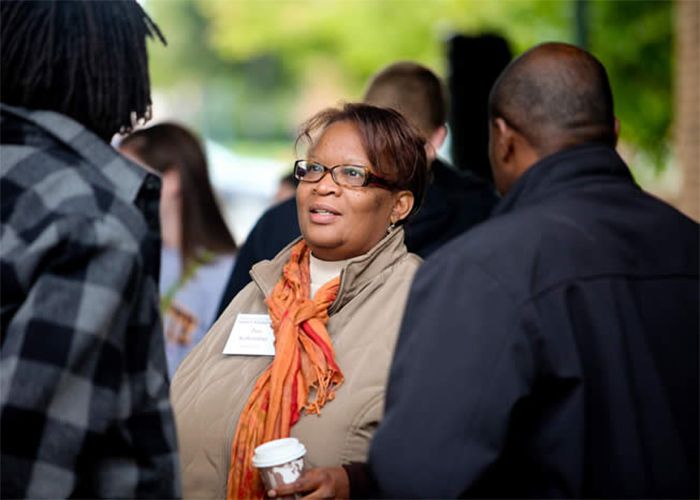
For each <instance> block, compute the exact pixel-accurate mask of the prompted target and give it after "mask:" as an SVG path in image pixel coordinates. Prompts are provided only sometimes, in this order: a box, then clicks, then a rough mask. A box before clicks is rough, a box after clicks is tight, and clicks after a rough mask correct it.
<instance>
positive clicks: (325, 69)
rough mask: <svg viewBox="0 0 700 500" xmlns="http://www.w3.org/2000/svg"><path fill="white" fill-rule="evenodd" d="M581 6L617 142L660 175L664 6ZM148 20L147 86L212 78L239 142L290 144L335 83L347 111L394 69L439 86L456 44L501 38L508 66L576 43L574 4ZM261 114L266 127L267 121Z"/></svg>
mask: <svg viewBox="0 0 700 500" xmlns="http://www.w3.org/2000/svg"><path fill="white" fill-rule="evenodd" d="M585 1H588V2H589V3H588V7H589V8H588V10H589V14H590V18H589V40H590V45H591V46H590V49H591V50H592V51H593V52H594V53H595V54H596V55H597V56H598V57H599V58H600V59H601V60H602V61H603V63H604V64H605V65H606V67H607V68H608V70H609V73H610V77H611V81H612V85H613V89H614V93H615V98H616V107H617V112H618V116H619V117H620V119H621V122H622V131H623V135H622V138H623V140H625V141H626V142H628V143H630V144H632V145H633V146H635V147H637V148H640V149H642V150H644V151H646V152H647V153H648V154H649V156H650V157H651V158H653V159H654V160H655V161H656V162H657V164H658V165H662V164H663V160H664V158H665V155H666V153H667V150H668V146H667V144H668V133H669V126H670V122H671V110H672V105H671V50H672V47H671V34H672V23H671V18H672V3H671V2H670V1H648V0H642V1H638V0H627V1H609V0H585ZM151 7H153V8H151ZM148 8H149V10H152V11H154V17H155V18H156V19H157V20H158V22H159V23H161V25H162V27H163V29H164V30H165V32H166V35H167V36H168V40H169V42H170V43H171V47H169V48H168V49H155V48H154V50H153V52H152V56H153V58H154V59H155V61H154V62H155V63H156V64H155V66H154V81H155V82H156V84H166V85H167V84H169V83H171V82H172V81H173V80H176V79H177V78H180V77H187V78H199V79H207V78H209V75H218V76H216V78H220V79H224V80H226V81H227V82H229V83H226V84H222V85H223V87H226V86H228V88H229V89H230V91H231V92H234V93H236V96H237V97H236V99H235V100H236V102H237V103H238V108H237V113H238V114H237V118H236V125H235V126H236V128H238V127H243V126H245V127H246V129H241V130H238V133H239V134H241V133H242V134H243V135H246V134H248V135H251V134H250V133H249V132H250V130H251V125H253V124H255V123H258V124H259V123H263V124H264V125H261V126H260V127H258V128H257V129H256V127H255V126H252V129H255V130H257V131H255V133H253V134H252V135H253V136H258V137H263V136H265V134H266V131H267V132H271V131H272V132H271V133H270V134H268V135H273V136H276V137H279V136H280V135H284V134H288V133H289V131H290V130H291V127H290V126H289V125H284V122H285V121H289V120H290V119H291V116H292V114H291V112H290V109H291V108H292V107H293V106H294V100H295V98H296V97H298V93H299V92H300V90H301V89H302V88H303V87H304V86H308V85H313V84H314V83H318V82H317V80H322V79H333V78H335V79H336V80H338V81H339V82H340V85H342V87H343V89H344V90H343V93H344V95H345V96H346V98H348V99H356V98H359V97H360V95H361V92H362V89H363V87H364V85H365V83H366V81H367V79H368V77H369V76H370V75H371V74H373V73H374V72H375V71H376V70H377V69H378V68H380V67H382V66H384V65H386V64H388V63H390V62H393V61H396V60H398V59H412V60H416V61H419V62H422V63H424V64H427V65H429V66H431V67H432V68H434V69H435V70H436V71H438V72H439V73H441V74H443V75H446V74H447V68H446V67H445V64H446V61H445V53H446V46H445V42H446V40H447V39H448V38H449V36H451V35H452V34H455V33H467V34H477V33H482V32H489V33H499V34H501V35H502V36H505V37H506V38H507V39H508V40H509V41H510V43H511V47H512V49H513V51H514V53H515V54H518V53H520V52H522V51H523V50H525V49H527V48H528V47H530V46H532V45H534V44H536V43H539V42H542V41H546V40H560V41H567V42H574V35H575V33H574V26H575V19H574V13H575V9H574V1H573V0H557V1H553V0H500V1H495V0H494V1H483V0H191V1H187V0H149V2H148ZM170 24H173V25H174V26H176V28H175V29H174V30H171V29H169V28H170V26H169V25H170ZM156 50H158V52H157V53H156ZM166 52H168V55H167V56H166V55H165V54H166ZM161 54H162V55H161ZM161 58H162V59H161ZM222 81H223V80H222ZM223 87H222V88H223ZM244 103H245V104H247V105H248V106H250V107H254V108H256V112H255V113H256V114H255V117H248V116H247V115H246V112H245V111H243V110H242V108H243V104H244ZM270 113H272V114H273V115H274V116H275V117H276V121H275V123H268V122H269V118H268V119H267V121H266V118H265V116H268V115H269V114H270Z"/></svg>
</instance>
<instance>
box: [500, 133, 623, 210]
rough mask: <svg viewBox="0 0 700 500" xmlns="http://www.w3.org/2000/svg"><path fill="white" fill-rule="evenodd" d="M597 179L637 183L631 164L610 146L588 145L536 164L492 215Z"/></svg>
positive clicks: (568, 150)
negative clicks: (633, 177) (629, 166)
mask: <svg viewBox="0 0 700 500" xmlns="http://www.w3.org/2000/svg"><path fill="white" fill-rule="evenodd" d="M596 178H599V179H601V180H605V179H611V178H617V179H619V180H623V181H629V182H633V179H632V174H631V173H630V171H629V169H628V168H627V165H625V163H624V161H622V158H620V156H619V155H618V154H617V152H616V151H615V150H614V149H613V148H611V147H609V146H606V145H604V144H599V143H587V144H581V145H578V146H574V147H572V148H568V149H565V150H563V151H559V152H557V153H554V154H552V155H549V156H547V157H545V158H542V159H541V160H540V161H538V162H537V163H535V164H534V165H532V166H531V167H530V168H529V169H528V170H527V171H526V172H525V173H524V174H523V175H522V176H521V177H520V179H518V180H517V181H516V182H515V184H514V185H513V186H512V187H511V189H510V190H509V191H508V193H506V195H505V196H504V197H503V198H502V200H501V201H500V203H499V204H498V205H497V206H496V208H495V209H494V211H493V214H492V215H493V216H496V215H501V214H504V213H508V212H510V211H511V210H513V209H514V208H516V207H521V206H526V205H530V204H533V203H536V202H537V201H538V200H540V199H542V198H545V197H549V196H551V195H552V194H553V193H555V192H560V191H566V190H567V189H568V188H569V187H571V186H573V185H577V184H579V183H582V182H591V181H594V180H595V179H596Z"/></svg>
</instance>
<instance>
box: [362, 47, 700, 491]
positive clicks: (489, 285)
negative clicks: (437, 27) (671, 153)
mask: <svg viewBox="0 0 700 500" xmlns="http://www.w3.org/2000/svg"><path fill="white" fill-rule="evenodd" d="M489 108H490V147H489V150H490V159H491V164H492V168H493V174H494V179H495V182H496V186H497V188H498V189H499V191H500V192H501V193H503V194H504V195H505V196H504V198H503V200H502V201H501V203H500V205H499V206H498V207H497V208H496V210H495V212H494V215H493V217H492V218H491V220H490V221H489V222H487V223H485V224H483V225H481V226H480V227H478V228H476V229H474V231H472V232H470V233H468V234H466V235H464V236H462V237H460V238H458V239H457V240H455V241H454V242H453V243H451V244H448V245H446V246H445V247H444V248H443V249H441V250H440V251H438V252H436V253H435V254H434V255H433V256H432V257H431V258H430V259H428V261H427V262H426V263H425V265H424V266H423V267H422V268H421V269H420V271H419V272H418V274H417V275H416V278H415V281H414V283H413V285H412V288H411V295H410V298H409V301H408V304H407V307H406V315H405V317H404V320H403V323H402V330H401V335H400V338H399V342H398V347H397V350H396V354H395V358H394V361H393V364H392V369H391V375H390V382H389V388H388V392H387V408H386V416H385V418H384V420H383V422H382V425H381V426H380V428H379V430H378V431H377V433H376V435H375V438H374V441H373V443H372V448H371V453H370V465H371V470H372V472H373V476H374V477H375V478H376V480H377V481H378V483H379V487H380V490H381V492H382V493H383V495H385V496H389V497H402V498H414V497H438V498H453V497H457V496H467V497H477V498H486V497H498V498H523V497H527V498H530V497H537V498H545V497H547V498H569V497H573V498H697V497H698V331H699V324H698V321H699V316H700V311H699V310H698V308H699V303H700V300H699V297H698V256H699V253H700V252H699V248H698V240H699V236H700V231H699V230H698V225H697V223H695V222H693V221H692V220H690V219H688V218H687V217H686V216H684V215H683V214H681V213H680V212H678V211H677V210H676V209H674V208H672V207H670V206H669V205H667V204H666V203H664V202H662V201H660V200H658V199H656V198H654V197H653V196H651V195H649V194H647V193H645V192H644V191H642V190H641V189H640V188H639V186H637V185H636V184H635V182H634V180H633V178H632V176H631V174H630V171H629V169H628V167H627V166H626V165H625V163H624V162H623V160H622V159H621V158H620V157H619V156H618V154H617V153H616V151H615V144H616V140H617V133H618V127H619V125H618V122H617V120H616V119H615V117H614V113H613V98H612V92H611V89H610V85H609V82H608V78H607V74H606V71H605V68H604V67H603V66H602V64H601V63H600V62H599V61H598V60H597V59H595V58H594V57H593V56H592V55H591V54H589V53H587V52H585V51H583V50H581V49H578V48H576V47H575V46H572V45H568V44H564V43H545V44H542V45H539V46H536V47H534V48H533V49H531V50H529V51H527V52H526V53H525V54H523V55H522V56H520V57H519V58H518V59H517V60H515V61H514V62H513V63H512V64H511V65H509V66H508V67H507V68H506V70H505V71H504V73H503V74H502V75H501V76H500V77H499V79H498V80H497V82H496V84H495V85H494V88H493V89H492V92H491V96H490V103H489ZM436 324H439V328H436Z"/></svg>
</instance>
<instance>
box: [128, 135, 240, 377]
mask: <svg viewBox="0 0 700 500" xmlns="http://www.w3.org/2000/svg"><path fill="white" fill-rule="evenodd" d="M119 149H120V150H121V152H122V153H124V154H125V155H126V156H129V157H130V158H132V159H134V160H136V161H137V162H138V163H141V164H143V165H146V166H147V167H150V168H152V169H154V170H156V171H158V172H159V173H160V174H161V178H162V189H161V198H160V222H161V235H162V238H163V246H162V251H161V265H160V294H161V313H162V314H163V326H164V330H165V337H166V353H167V358H168V371H169V373H170V378H171V379H172V377H173V375H174V374H175V369H176V368H177V367H178V365H179V364H180V362H181V361H182V360H183V359H184V357H185V356H186V355H187V354H188V353H189V352H190V351H191V350H192V348H193V347H194V346H195V344H196V343H197V342H199V341H200V340H201V339H202V337H203V336H204V334H205V333H206V331H207V330H208V329H209V327H210V326H211V324H212V322H213V321H214V319H215V314H216V308H217V305H218V302H219V300H220V297H221V294H222V292H223V289H224V286H225V285H226V278H227V276H228V275H229V273H230V272H231V269H232V266H233V263H234V253H235V252H236V243H235V242H234V240H233V237H232V236H231V233H230V232H229V230H228V228H227V226H226V223H225V222H224V219H223V217H222V215H221V212H220V211H219V207H218V205H217V203H216V200H215V198H214V192H213V190H212V187H211V183H210V181H209V173H208V170H207V161H206V157H205V155H204V151H203V150H202V147H201V145H200V142H199V141H198V140H197V138H196V137H195V136H194V135H193V134H192V133H191V132H190V131H188V130H187V129H185V128H184V127H181V126H179V125H176V124H173V123H162V124H159V125H154V126H153V127H149V128H146V129H142V130H138V131H136V132H134V133H133V134H131V135H129V136H128V137H126V138H125V139H124V140H123V141H122V142H121V144H120V145H119Z"/></svg>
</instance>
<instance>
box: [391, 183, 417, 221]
mask: <svg viewBox="0 0 700 500" xmlns="http://www.w3.org/2000/svg"><path fill="white" fill-rule="evenodd" d="M415 202H416V200H415V198H414V197H413V193H412V192H410V191H399V192H397V193H394V206H393V207H392V209H391V216H390V217H389V219H390V222H391V223H392V224H396V223H397V222H399V221H400V220H403V219H405V218H406V217H408V214H410V213H411V209H412V208H413V204H414V203H415Z"/></svg>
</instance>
